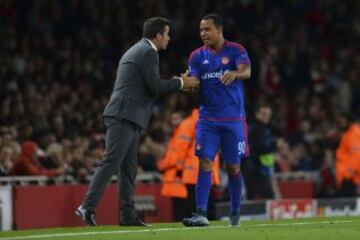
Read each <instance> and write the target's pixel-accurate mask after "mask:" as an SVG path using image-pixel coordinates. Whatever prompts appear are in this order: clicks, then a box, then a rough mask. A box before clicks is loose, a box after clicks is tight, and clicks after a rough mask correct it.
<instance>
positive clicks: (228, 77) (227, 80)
mask: <svg viewBox="0 0 360 240" xmlns="http://www.w3.org/2000/svg"><path fill="white" fill-rule="evenodd" d="M235 78H236V76H235V73H234V72H232V71H227V72H225V73H224V75H223V76H222V77H221V79H220V81H221V82H222V83H223V84H225V85H230V84H231V83H232V82H233V81H234V80H235Z"/></svg>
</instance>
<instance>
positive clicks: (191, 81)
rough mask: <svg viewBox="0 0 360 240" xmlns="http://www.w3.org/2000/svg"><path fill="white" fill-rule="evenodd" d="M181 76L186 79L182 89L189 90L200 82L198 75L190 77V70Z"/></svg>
mask: <svg viewBox="0 0 360 240" xmlns="http://www.w3.org/2000/svg"><path fill="white" fill-rule="evenodd" d="M181 78H182V79H183V81H184V85H183V88H182V90H184V91H188V90H190V89H191V88H196V87H198V86H199V84H200V81H199V79H197V78H196V77H189V76H188V72H185V73H183V74H181Z"/></svg>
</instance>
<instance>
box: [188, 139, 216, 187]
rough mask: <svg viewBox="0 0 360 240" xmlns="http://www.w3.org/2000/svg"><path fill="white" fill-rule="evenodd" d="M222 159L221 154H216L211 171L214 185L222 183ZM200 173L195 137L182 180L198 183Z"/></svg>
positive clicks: (193, 183)
mask: <svg viewBox="0 0 360 240" xmlns="http://www.w3.org/2000/svg"><path fill="white" fill-rule="evenodd" d="M219 169H220V160H219V155H216V156H215V159H214V165H213V168H212V173H211V181H212V184H214V185H219V184H220V176H219ZM198 173H199V158H198V157H197V156H196V155H195V139H194V141H193V144H192V147H191V150H190V151H189V152H188V155H187V156H186V158H185V165H184V170H183V174H182V181H183V183H185V184H192V185H195V184H196V183H197V177H198Z"/></svg>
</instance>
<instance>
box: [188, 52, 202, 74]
mask: <svg viewBox="0 0 360 240" xmlns="http://www.w3.org/2000/svg"><path fill="white" fill-rule="evenodd" d="M198 58H199V56H198V52H197V51H193V52H192V53H191V54H190V57H189V60H188V67H189V71H190V72H189V76H191V77H197V78H199V76H200V74H199V64H198Z"/></svg>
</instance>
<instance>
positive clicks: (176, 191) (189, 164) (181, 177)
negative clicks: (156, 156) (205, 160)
mask: <svg viewBox="0 0 360 240" xmlns="http://www.w3.org/2000/svg"><path fill="white" fill-rule="evenodd" d="M198 117H199V111H198V110H197V109H194V110H193V112H192V114H191V116H189V117H187V118H186V119H184V120H183V121H182V122H181V123H180V124H179V125H178V126H177V127H176V129H175V130H174V133H173V135H172V137H171V139H170V141H169V144H168V147H167V150H166V154H165V157H164V158H163V159H161V160H159V161H158V169H159V170H160V171H163V172H164V174H163V186H162V190H161V194H162V195H163V196H169V197H179V198H186V197H187V191H186V186H185V184H196V182H197V174H198V173H197V172H198V169H199V166H198V165H199V160H198V159H197V157H196V156H195V126H196V122H197V120H198ZM216 159H217V160H216V161H215V164H214V169H216V170H215V172H216V174H213V175H214V177H213V183H214V184H219V174H218V173H219V160H218V157H217V158H216ZM179 173H180V174H179Z"/></svg>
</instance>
